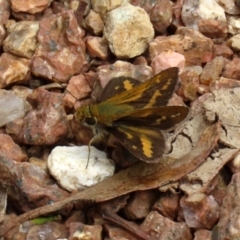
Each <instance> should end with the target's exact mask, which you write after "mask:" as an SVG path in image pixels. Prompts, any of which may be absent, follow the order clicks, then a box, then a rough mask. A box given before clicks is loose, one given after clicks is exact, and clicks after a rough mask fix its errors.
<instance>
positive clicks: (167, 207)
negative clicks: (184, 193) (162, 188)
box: [153, 192, 180, 220]
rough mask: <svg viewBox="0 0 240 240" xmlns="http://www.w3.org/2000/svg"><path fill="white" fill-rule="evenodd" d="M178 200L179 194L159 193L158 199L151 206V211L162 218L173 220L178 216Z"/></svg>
mask: <svg viewBox="0 0 240 240" xmlns="http://www.w3.org/2000/svg"><path fill="white" fill-rule="evenodd" d="M179 199H180V195H179V194H173V193H171V192H166V193H161V195H160V197H159V199H158V200H157V201H156V202H155V203H154V205H153V210H154V211H157V212H158V213H160V214H162V215H163V216H164V217H167V218H170V219H172V220H174V219H175V218H176V217H177V214H178V208H179Z"/></svg>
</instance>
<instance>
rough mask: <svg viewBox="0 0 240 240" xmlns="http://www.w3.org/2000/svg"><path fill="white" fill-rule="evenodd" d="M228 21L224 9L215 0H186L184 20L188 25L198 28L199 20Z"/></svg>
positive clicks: (183, 8) (183, 9) (183, 13)
mask: <svg viewBox="0 0 240 240" xmlns="http://www.w3.org/2000/svg"><path fill="white" fill-rule="evenodd" d="M207 19H213V20H218V21H222V22H226V16H225V12H224V9H223V8H222V7H221V6H220V5H219V4H217V2H216V1H215V0H209V1H207V2H206V1H204V0H194V1H192V0H186V1H184V4H183V7H182V21H183V23H184V25H185V26H186V27H189V28H192V29H194V30H198V22H199V20H207Z"/></svg>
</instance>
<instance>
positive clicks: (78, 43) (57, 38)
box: [32, 11, 87, 82]
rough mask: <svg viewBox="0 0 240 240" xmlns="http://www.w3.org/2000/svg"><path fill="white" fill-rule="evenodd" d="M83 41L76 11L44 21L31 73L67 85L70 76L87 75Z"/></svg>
mask: <svg viewBox="0 0 240 240" xmlns="http://www.w3.org/2000/svg"><path fill="white" fill-rule="evenodd" d="M56 26H57V27H56ZM82 37H83V30H82V29H81V28H80V27H79V26H78V23H77V20H76V17H75V15H74V13H73V11H64V12H63V13H59V14H57V15H51V16H50V17H45V18H43V20H42V21H41V22H40V29H39V32H38V41H39V46H38V48H37V50H36V53H35V55H34V57H33V60H32V72H33V73H34V74H35V75H36V76H41V77H45V78H48V79H50V80H53V79H55V80H58V81H60V82H66V81H67V80H68V79H69V78H70V77H71V76H73V75H75V74H79V73H81V72H83V71H85V68H86V67H87V62H86V59H85V56H84V55H85V44H84V42H83V40H82Z"/></svg>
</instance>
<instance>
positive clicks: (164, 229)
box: [140, 211, 192, 240]
mask: <svg viewBox="0 0 240 240" xmlns="http://www.w3.org/2000/svg"><path fill="white" fill-rule="evenodd" d="M140 228H141V229H142V230H144V231H145V232H147V233H148V234H149V235H151V236H152V237H153V238H156V239H174V240H182V239H184V240H192V235H191V231H190V228H189V227H188V226H187V225H186V223H183V222H174V221H172V220H170V219H168V218H165V217H163V216H162V215H160V214H158V213H157V212H156V211H152V212H150V213H149V214H148V216H147V217H146V219H145V220H144V222H143V223H142V224H141V226H140Z"/></svg>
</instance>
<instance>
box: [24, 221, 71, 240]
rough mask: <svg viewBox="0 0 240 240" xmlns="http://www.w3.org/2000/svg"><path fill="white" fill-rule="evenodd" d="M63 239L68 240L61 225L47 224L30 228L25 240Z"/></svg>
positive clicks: (66, 232) (66, 231) (66, 233)
mask: <svg viewBox="0 0 240 240" xmlns="http://www.w3.org/2000/svg"><path fill="white" fill-rule="evenodd" d="M41 238H43V239H49V240H50V239H64V238H68V230H67V229H66V227H65V226H64V225H63V224H60V223H57V222H49V223H45V224H42V225H35V226H32V227H31V228H30V229H29V231H28V233H27V236H26V240H32V239H41Z"/></svg>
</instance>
